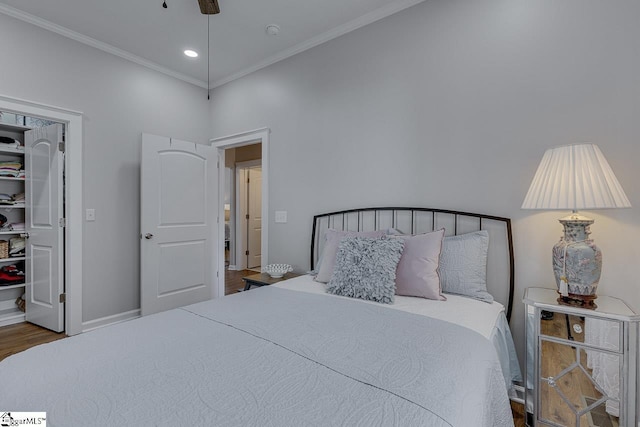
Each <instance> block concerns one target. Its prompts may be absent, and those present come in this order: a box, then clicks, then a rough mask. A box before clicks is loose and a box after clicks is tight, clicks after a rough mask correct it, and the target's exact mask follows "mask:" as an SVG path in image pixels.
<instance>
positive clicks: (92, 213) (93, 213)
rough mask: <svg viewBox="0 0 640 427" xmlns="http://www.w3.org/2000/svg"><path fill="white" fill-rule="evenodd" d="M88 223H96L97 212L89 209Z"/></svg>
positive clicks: (87, 213) (87, 214) (86, 217)
mask: <svg viewBox="0 0 640 427" xmlns="http://www.w3.org/2000/svg"><path fill="white" fill-rule="evenodd" d="M84 219H86V220H87V221H95V220H96V210H95V209H87V211H86V212H85V217H84Z"/></svg>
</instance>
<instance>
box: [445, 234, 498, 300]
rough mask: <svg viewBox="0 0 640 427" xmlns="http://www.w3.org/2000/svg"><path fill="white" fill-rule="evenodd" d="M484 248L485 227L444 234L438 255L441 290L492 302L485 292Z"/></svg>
mask: <svg viewBox="0 0 640 427" xmlns="http://www.w3.org/2000/svg"><path fill="white" fill-rule="evenodd" d="M488 249H489V233H488V232H487V231H486V230H481V231H476V232H473V233H467V234H461V235H459V236H451V237H445V238H444V240H443V242H442V252H441V254H440V283H441V284H442V291H443V292H446V293H450V294H458V295H464V296H468V297H471V298H475V299H478V300H481V301H485V302H488V303H491V302H493V296H491V294H490V293H489V292H487V251H488Z"/></svg>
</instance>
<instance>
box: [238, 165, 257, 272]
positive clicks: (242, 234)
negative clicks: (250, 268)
mask: <svg viewBox="0 0 640 427" xmlns="http://www.w3.org/2000/svg"><path fill="white" fill-rule="evenodd" d="M256 166H260V169H261V170H262V159H259V160H249V161H246V162H239V163H236V167H235V170H236V194H235V196H236V197H235V199H236V203H235V206H234V210H235V222H236V233H235V236H234V239H235V243H236V248H235V252H236V254H235V255H236V266H237V268H236V270H246V269H247V256H246V255H245V254H244V252H245V251H246V250H247V249H248V248H247V240H248V230H246V229H244V230H243V227H238V224H241V223H243V220H244V219H243V218H242V215H241V214H242V209H240V206H241V204H242V203H245V205H246V201H245V200H242V198H241V197H240V196H242V195H243V193H242V192H241V190H240V185H238V183H240V182H241V181H240V171H247V170H248V169H251V168H255V167H256ZM242 184H246V183H242ZM246 192H247V190H246V189H245V190H244V193H245V194H244V195H245V196H246V195H247V194H246ZM245 207H246V206H245ZM244 213H245V214H246V213H247V212H246V209H245V212H244ZM261 246H262V245H261ZM260 250H262V249H260ZM238 260H243V261H241V262H238Z"/></svg>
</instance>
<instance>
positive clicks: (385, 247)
mask: <svg viewBox="0 0 640 427" xmlns="http://www.w3.org/2000/svg"><path fill="white" fill-rule="evenodd" d="M403 248H404V241H403V240H402V239H390V238H387V237H382V238H369V237H346V238H344V239H343V240H342V241H341V242H340V245H339V246H338V253H337V256H336V264H335V269H334V271H333V275H332V276H331V280H329V283H327V292H329V293H331V294H335V295H341V296H346V297H351V298H359V299H364V300H369V301H376V302H381V303H384V304H391V303H393V299H394V295H395V293H396V267H397V266H398V262H399V261H400V256H401V255H402V250H403Z"/></svg>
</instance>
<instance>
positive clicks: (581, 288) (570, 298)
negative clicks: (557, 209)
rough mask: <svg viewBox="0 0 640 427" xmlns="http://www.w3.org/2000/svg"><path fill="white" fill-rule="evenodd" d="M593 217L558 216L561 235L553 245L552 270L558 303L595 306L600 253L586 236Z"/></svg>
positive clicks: (600, 261)
mask: <svg viewBox="0 0 640 427" xmlns="http://www.w3.org/2000/svg"><path fill="white" fill-rule="evenodd" d="M593 222H594V221H593V220H592V219H590V218H587V217H584V216H582V215H578V214H577V213H574V214H572V215H569V216H568V217H565V218H562V219H560V223H561V224H562V225H563V226H564V237H562V238H561V239H560V241H559V242H558V243H556V245H555V246H554V247H553V273H554V275H555V278H556V285H557V286H558V293H559V294H560V296H559V297H558V303H560V304H563V305H571V306H576V307H582V308H589V309H595V308H596V307H597V305H596V304H595V302H594V300H595V299H596V298H597V297H598V296H597V295H596V290H597V288H598V283H599V282H600V274H601V272H602V252H601V251H600V249H599V248H598V247H597V246H596V245H595V243H594V242H593V240H591V239H589V234H591V231H590V229H589V226H590V225H591V224H593Z"/></svg>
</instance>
